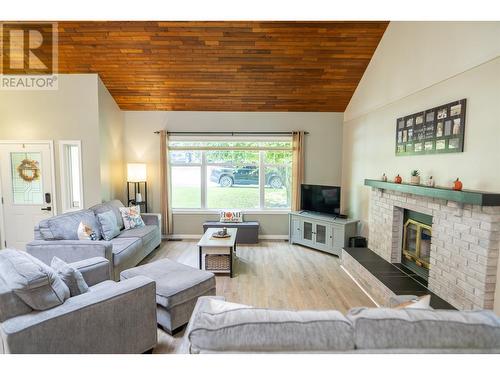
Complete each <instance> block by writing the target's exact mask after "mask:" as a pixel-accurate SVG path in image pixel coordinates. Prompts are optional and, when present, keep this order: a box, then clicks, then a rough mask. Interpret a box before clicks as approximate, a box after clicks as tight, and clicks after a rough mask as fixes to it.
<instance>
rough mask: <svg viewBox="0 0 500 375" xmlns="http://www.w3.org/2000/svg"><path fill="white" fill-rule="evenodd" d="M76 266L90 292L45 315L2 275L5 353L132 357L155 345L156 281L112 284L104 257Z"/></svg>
mask: <svg viewBox="0 0 500 375" xmlns="http://www.w3.org/2000/svg"><path fill="white" fill-rule="evenodd" d="M5 251H6V250H3V252H5ZM10 251H12V250H10ZM4 265H5V262H4ZM71 266H73V267H74V268H76V269H78V270H79V271H80V272H81V273H82V275H83V277H84V279H85V281H86V283H87V284H88V286H89V287H90V288H89V291H87V292H86V293H83V294H80V295H76V296H74V297H70V298H68V299H66V300H65V301H64V302H63V303H62V304H59V305H58V306H55V307H52V308H49V309H46V310H43V311H39V310H33V309H32V308H31V307H30V306H28V305H27V304H25V303H24V302H23V301H22V300H21V299H20V298H19V296H18V294H16V292H15V291H14V290H12V289H11V287H10V285H12V279H8V280H5V278H6V277H9V272H5V270H4V272H2V274H1V275H0V353H6V354H7V353H19V354H23V353H29V354H63V353H74V354H87V353H109V354H112V353H127V354H133V353H144V352H147V351H149V350H151V349H152V348H153V347H154V346H155V345H156V343H157V329H156V301H155V283H154V281H152V280H151V279H148V278H146V277H135V278H132V279H128V280H124V281H121V282H119V283H117V282H114V281H111V280H109V278H110V272H109V270H110V267H109V261H108V260H106V259H104V258H100V257H97V258H91V259H86V260H83V261H80V262H76V263H72V264H71ZM9 267H10V266H9ZM15 267H16V269H21V270H22V269H23V266H22V265H21V266H19V265H16V266H15ZM27 276H28V277H29V274H28V275H27ZM29 283H31V284H33V281H29ZM35 284H36V286H35V285H31V287H32V288H33V287H36V288H38V289H40V280H38V281H35ZM38 293H39V292H38Z"/></svg>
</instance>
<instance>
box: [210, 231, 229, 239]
mask: <svg viewBox="0 0 500 375" xmlns="http://www.w3.org/2000/svg"><path fill="white" fill-rule="evenodd" d="M212 237H213V238H229V237H231V235H230V234H229V233H226V234H224V233H222V232H215V233H214V234H212Z"/></svg>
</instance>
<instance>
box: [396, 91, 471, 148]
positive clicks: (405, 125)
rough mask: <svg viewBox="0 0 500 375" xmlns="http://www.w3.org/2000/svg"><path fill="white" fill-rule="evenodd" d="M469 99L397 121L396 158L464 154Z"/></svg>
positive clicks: (402, 117)
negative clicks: (453, 153)
mask: <svg viewBox="0 0 500 375" xmlns="http://www.w3.org/2000/svg"><path fill="white" fill-rule="evenodd" d="M466 107H467V99H465V98H464V99H461V100H456V101H454V102H450V103H447V104H444V105H439V106H436V107H433V108H430V109H427V110H425V111H420V112H416V113H413V114H408V115H405V116H401V117H399V118H397V119H396V135H395V143H396V145H395V153H396V156H410V155H425V154H437V153H452V152H463V151H464V141H465V125H466Z"/></svg>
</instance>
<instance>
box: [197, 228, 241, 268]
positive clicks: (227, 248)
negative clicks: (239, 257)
mask: <svg viewBox="0 0 500 375" xmlns="http://www.w3.org/2000/svg"><path fill="white" fill-rule="evenodd" d="M219 230H220V228H208V229H207V231H206V232H205V234H204V235H203V237H201V240H200V242H198V249H199V252H200V270H201V269H203V252H204V251H205V252H209V253H210V254H228V253H229V277H233V253H236V233H237V232H238V229H237V228H227V233H229V234H230V235H231V237H227V238H214V237H212V234H214V233H215V232H218V231H219Z"/></svg>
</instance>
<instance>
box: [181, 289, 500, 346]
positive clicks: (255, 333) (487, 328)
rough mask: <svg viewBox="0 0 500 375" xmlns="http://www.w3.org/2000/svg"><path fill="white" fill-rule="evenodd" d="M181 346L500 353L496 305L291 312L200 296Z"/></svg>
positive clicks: (499, 320)
mask: <svg viewBox="0 0 500 375" xmlns="http://www.w3.org/2000/svg"><path fill="white" fill-rule="evenodd" d="M179 351H180V353H194V354H198V353H228V352H233V353H290V352H303V353H500V318H498V317H497V316H496V315H495V314H494V313H493V312H492V311H455V310H453V311H452V310H417V309H408V308H407V309H400V310H397V309H388V308H355V309H351V310H350V311H349V312H348V313H347V315H343V314H342V313H340V312H339V311H333V310H332V311H286V310H272V309H261V308H253V307H251V306H245V305H239V304H234V303H228V302H225V301H224V299H223V298H222V297H200V298H199V299H198V302H197V304H196V307H195V309H194V311H193V314H192V316H191V320H190V321H189V324H188V327H187V328H186V333H185V335H184V339H183V342H182V345H181V348H180V350H179Z"/></svg>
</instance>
